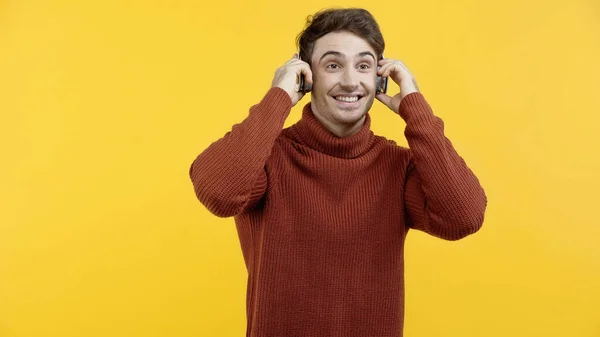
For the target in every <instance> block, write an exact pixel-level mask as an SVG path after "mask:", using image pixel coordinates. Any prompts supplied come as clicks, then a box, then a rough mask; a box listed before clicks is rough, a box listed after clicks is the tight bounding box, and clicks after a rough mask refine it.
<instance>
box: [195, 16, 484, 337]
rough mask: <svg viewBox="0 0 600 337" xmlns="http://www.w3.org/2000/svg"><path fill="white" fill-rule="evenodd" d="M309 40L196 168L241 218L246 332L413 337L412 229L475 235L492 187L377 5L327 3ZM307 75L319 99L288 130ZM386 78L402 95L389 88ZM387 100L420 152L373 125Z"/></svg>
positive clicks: (213, 199) (302, 40)
mask: <svg viewBox="0 0 600 337" xmlns="http://www.w3.org/2000/svg"><path fill="white" fill-rule="evenodd" d="M298 44H299V49H300V55H294V57H293V58H292V59H291V60H289V61H288V62H286V63H285V64H284V65H283V66H281V67H280V68H279V69H277V71H276V72H275V76H274V79H273V82H272V87H271V89H270V90H269V91H268V92H267V93H266V94H265V96H264V97H263V98H262V100H261V101H260V102H259V103H258V104H256V105H254V106H252V107H251V108H250V112H249V114H248V117H247V118H246V119H244V120H243V121H242V122H241V123H239V124H236V125H234V126H233V127H232V129H231V131H230V132H228V133H227V134H225V135H224V136H223V137H222V138H221V139H219V140H217V141H215V142H214V143H213V144H211V145H210V146H209V147H208V148H207V149H206V150H204V151H203V152H202V153H201V154H200V155H199V156H198V157H197V158H196V159H195V161H194V162H193V164H192V166H191V168H190V177H191V180H192V182H193V185H194V189H195V192H196V195H197V197H198V199H199V200H200V202H202V204H204V205H205V206H206V207H207V208H208V210H210V211H211V212H212V213H213V214H215V215H216V216H220V217H230V216H233V217H234V220H235V223H236V226H237V230H238V234H239V239H240V243H241V248H242V252H243V256H244V260H245V263H246V267H247V270H248V288H247V299H246V300H247V302H246V303H247V311H246V313H247V323H248V324H247V334H246V336H252V337H267V336H268V337H281V336H286V337H288V336H311V337H317V336H344V337H349V336H357V337H358V336H360V337H365V336H377V337H387V336H390V337H391V336H394V337H398V336H402V330H403V322H404V254H403V251H404V241H405V238H406V236H407V233H408V232H409V230H410V229H416V230H421V231H423V232H426V233H429V234H431V235H433V236H436V237H439V238H442V239H445V240H458V239H461V238H463V237H465V236H467V235H470V234H472V233H475V232H476V231H477V230H478V229H479V228H480V227H481V225H482V223H483V220H484V214H485V209H486V206H487V198H486V195H485V192H484V190H483V188H482V187H481V185H480V184H479V181H478V179H477V177H476V176H475V175H474V174H473V172H472V171H471V170H470V169H469V168H468V166H467V165H466V163H465V161H464V160H463V159H462V158H461V157H460V156H459V155H458V154H457V152H456V151H455V149H454V148H453V146H452V143H451V142H450V141H449V140H448V139H447V138H446V137H445V135H444V124H443V122H442V120H441V119H440V118H439V117H437V116H435V115H434V113H433V111H432V109H431V107H430V106H429V105H428V104H427V102H426V101H425V98H424V96H423V95H422V94H421V93H420V92H419V89H418V87H417V84H416V80H415V79H414V77H413V75H412V74H411V73H410V71H409V70H408V69H407V68H406V66H405V65H404V64H403V63H402V62H401V61H399V60H394V59H384V58H383V56H382V55H383V50H384V46H385V44H384V40H383V37H382V35H381V32H380V30H379V27H378V25H377V23H376V21H375V20H374V19H373V17H372V16H371V14H370V13H369V12H367V11H366V10H363V9H332V10H325V11H322V12H319V13H317V14H316V15H315V16H314V17H313V18H312V19H311V20H309V21H308V22H307V26H306V28H305V30H304V31H303V32H302V33H301V34H300V35H299V39H298ZM303 60H306V62H305V61H303ZM301 76H303V77H304V81H305V82H306V84H307V87H312V91H311V101H310V102H309V103H308V104H306V105H304V109H303V113H302V118H301V119H300V120H299V121H298V122H297V123H296V124H294V125H292V126H291V127H289V128H285V129H283V125H284V122H285V119H286V118H287V116H288V115H289V113H290V110H291V108H292V107H293V106H294V105H295V104H297V103H298V102H299V101H300V100H301V99H302V98H303V96H304V95H305V92H304V91H303V90H298V89H299V88H298V79H299V78H300V77H301ZM378 76H381V77H384V78H389V79H391V80H392V81H393V82H395V83H396V84H398V86H399V87H400V92H399V93H397V94H396V95H394V96H389V95H387V94H386V93H383V92H381V93H377V89H376V81H377V77H378ZM375 99H377V100H379V101H380V102H382V103H383V104H384V105H385V106H387V107H388V108H389V109H390V110H391V111H392V112H393V113H396V114H398V115H399V118H402V119H403V120H404V121H405V122H406V127H405V129H404V134H405V136H406V139H407V141H408V145H409V148H406V147H402V146H399V145H397V144H396V143H395V142H393V141H391V140H387V139H386V138H384V137H381V136H377V135H375V134H373V132H372V131H371V130H370V125H371V119H370V118H371V117H370V114H369V110H370V109H371V107H372V105H373V102H374V100H375ZM398 132H400V130H398Z"/></svg>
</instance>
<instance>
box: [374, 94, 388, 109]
mask: <svg viewBox="0 0 600 337" xmlns="http://www.w3.org/2000/svg"><path fill="white" fill-rule="evenodd" d="M375 98H377V100H378V101H380V102H381V103H383V104H384V105H385V106H387V107H388V108H390V109H391V107H392V97H391V96H389V95H388V94H384V93H379V94H377V95H375Z"/></svg>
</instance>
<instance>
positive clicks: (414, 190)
mask: <svg viewBox="0 0 600 337" xmlns="http://www.w3.org/2000/svg"><path fill="white" fill-rule="evenodd" d="M399 113H400V116H401V117H402V118H403V119H404V120H405V121H406V128H405V132H404V134H405V136H406V139H407V141H408V145H409V148H410V149H409V154H410V159H409V162H408V168H407V175H406V177H407V178H406V185H405V190H404V193H405V195H404V202H405V209H406V212H407V215H408V225H409V227H411V228H414V229H418V230H421V231H424V232H426V233H429V234H431V235H433V236H436V237H439V238H442V239H445V240H459V239H461V238H463V237H465V236H467V235H470V234H472V233H475V232H476V231H478V230H479V229H480V228H481V226H482V224H483V220H484V214H485V210H486V207H487V196H486V194H485V191H484V190H483V188H482V186H481V185H480V183H479V180H478V179H477V177H476V176H475V174H474V173H473V172H472V171H471V170H470V169H469V167H468V166H467V165H466V163H465V161H464V160H463V159H462V158H461V157H460V156H459V155H458V153H457V152H456V150H455V149H454V147H453V146H452V143H451V142H450V140H449V139H448V138H446V137H445V135H444V123H443V121H442V120H441V119H440V118H439V117H437V116H435V115H434V114H433V111H432V109H431V107H430V106H429V104H428V103H427V102H426V101H425V98H424V97H423V95H422V94H421V93H420V92H416V93H411V94H409V95H407V96H405V97H404V98H403V99H402V101H401V102H400V108H399Z"/></svg>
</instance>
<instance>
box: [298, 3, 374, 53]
mask: <svg viewBox="0 0 600 337" xmlns="http://www.w3.org/2000/svg"><path fill="white" fill-rule="evenodd" d="M335 31H348V32H351V33H353V34H356V35H358V36H360V37H361V38H363V39H365V40H366V41H367V42H368V43H369V45H371V47H372V48H373V50H375V53H376V54H377V55H376V57H377V58H381V56H382V54H383V50H384V49H385V42H384V40H383V35H382V34H381V31H380V30H379V25H378V24H377V21H375V18H374V17H373V15H371V13H369V11H367V10H366V9H362V8H343V9H339V8H330V9H324V10H321V11H319V12H317V13H316V14H314V15H309V16H308V17H307V18H306V26H305V27H304V30H303V31H302V32H300V34H298V37H297V38H296V46H297V47H298V50H299V54H300V58H301V59H302V60H304V61H305V62H308V63H309V64H310V60H311V57H312V53H313V50H314V47H315V42H316V41H317V40H318V39H319V38H320V37H322V36H323V35H326V34H329V33H331V32H335Z"/></svg>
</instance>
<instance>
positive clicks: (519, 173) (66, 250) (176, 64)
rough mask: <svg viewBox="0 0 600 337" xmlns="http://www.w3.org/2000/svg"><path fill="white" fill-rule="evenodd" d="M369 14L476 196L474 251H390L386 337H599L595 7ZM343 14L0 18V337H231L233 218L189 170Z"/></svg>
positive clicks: (139, 4) (304, 8)
mask: <svg viewBox="0 0 600 337" xmlns="http://www.w3.org/2000/svg"><path fill="white" fill-rule="evenodd" d="M372 3H373V5H371V6H368V7H367V8H368V9H369V10H370V11H371V12H372V13H373V14H374V15H375V17H376V18H377V20H378V22H379V23H380V25H381V28H382V31H383V34H384V36H385V38H386V43H387V49H386V52H385V55H386V57H389V58H398V59H401V60H403V61H404V62H405V63H406V64H407V66H408V67H409V69H410V70H411V71H412V72H413V74H414V75H415V77H416V78H417V80H418V82H419V86H420V89H421V91H422V92H423V94H424V95H425V97H426V99H427V100H428V102H429V103H430V105H431V106H432V107H433V109H434V111H435V113H436V114H437V115H438V116H440V117H442V118H443V120H444V121H445V123H446V134H447V136H448V137H449V138H450V139H451V140H452V142H453V143H454V145H455V147H456V149H457V150H458V151H459V153H460V154H461V155H462V156H463V157H464V158H465V159H466V161H467V163H468V164H469V166H470V167H471V168H472V169H473V170H474V171H475V173H476V174H477V176H478V177H479V178H480V180H481V182H482V184H483V186H484V188H485V190H486V192H487V194H488V198H489V206H488V210H487V213H486V220H485V223H484V226H483V228H482V230H481V231H480V232H479V233H477V234H476V235H474V236H471V237H469V238H466V239H464V240H462V241H458V242H446V241H442V240H439V239H436V238H433V237H430V236H427V235H425V234H422V233H419V232H414V231H413V232H411V233H410V234H409V237H408V240H407V246H406V277H407V279H406V282H407V283H406V289H407V297H406V301H407V304H406V310H407V312H406V329H405V332H406V336H448V337H450V336H460V337H467V336H527V337H530V336H544V337H546V336H574V337H582V336H586V337H598V336H600V309H599V307H600V220H599V214H598V211H599V209H600V207H599V205H598V202H599V201H600V197H599V193H600V178H599V174H598V173H599V172H600V155H599V153H600V150H599V147H600V136H599V133H600V117H599V114H600V100H599V96H600V93H599V92H598V91H599V89H600V66H599V65H598V64H599V63H600V3H598V2H597V1H596V0H588V1H581V0H580V1H571V2H570V4H567V2H564V1H541V0H537V1H516V0H509V1H490V2H483V1H476V0H464V1H393V2H392V1H389V2H385V1H374V2H372ZM363 4H365V2H364V1H347V2H343V3H342V2H325V1H302V2H280V1H274V0H273V1H256V2H254V3H253V4H250V3H249V2H248V3H242V2H240V3H236V2H233V1H214V2H213V1H211V2H208V1H195V2H194V1H182V0H178V1H175V0H162V1H147V0H146V1H116V0H111V1H102V2H100V1H97V2H87V1H53V2H42V1H9V0H4V1H0V113H1V122H0V125H1V126H0V144H1V149H2V151H1V155H2V161H1V165H0V336H2V337H24V336H36V337H38V336H57V337H58V336H60V337H75V336H243V335H244V333H245V327H246V322H245V294H246V293H245V287H246V270H245V267H244V264H243V259H242V254H241V250H240V247H239V242H238V239H237V233H236V230H235V226H234V223H233V219H220V218H217V217H215V216H212V215H211V214H210V213H209V212H208V211H207V210H206V209H205V208H204V207H203V206H202V205H201V204H200V203H199V202H198V201H197V200H196V199H195V195H194V192H193V188H192V185H191V182H190V181H189V178H188V168H189V165H190V164H191V162H192V160H193V159H194V158H195V157H196V155H197V154H198V153H200V152H201V151H202V150H203V149H204V148H206V147H207V146H208V145H209V144H210V143H211V142H212V141H214V140H216V139H218V138H219V137H221V136H222V135H223V134H224V133H225V132H227V131H228V130H229V129H230V128H231V126H232V125H233V124H234V123H237V122H239V121H241V120H243V118H245V116H246V115H247V113H248V108H249V107H250V106H251V105H253V104H255V103H257V102H258V101H259V100H260V99H261V98H262V96H263V95H264V93H266V91H267V90H268V88H269V87H270V85H271V80H272V76H273V73H274V71H275V69H276V68H277V67H279V66H280V65H281V64H283V63H284V62H285V61H287V60H288V59H289V58H290V57H291V56H292V55H293V53H294V52H295V45H294V39H295V37H296V34H297V33H298V32H299V31H300V30H301V28H302V27H303V24H304V19H305V17H306V16H307V15H308V14H311V13H314V12H315V11H316V10H318V9H321V8H323V7H329V6H332V5H335V6H338V5H344V6H352V5H363ZM393 90H397V86H395V85H393V86H392V91H393ZM307 101H308V97H307V98H305V99H304V100H303V101H301V103H300V104H299V105H297V106H296V107H294V109H293V111H292V114H291V115H290V117H289V118H288V120H287V122H286V126H289V125H291V124H292V123H293V122H295V121H297V120H298V118H299V117H300V109H301V106H302V105H304V104H305V103H306V102H307ZM371 114H372V118H373V130H374V131H375V132H376V133H378V134H380V135H383V136H386V137H388V138H391V139H394V140H397V141H398V142H399V143H401V144H406V141H405V138H404V134H403V131H404V125H405V124H404V122H403V121H402V120H401V119H400V118H399V117H398V116H396V115H394V114H393V113H391V112H390V111H388V110H386V108H384V107H383V106H382V105H381V104H380V103H378V102H376V103H375V105H374V107H373V109H372V111H371Z"/></svg>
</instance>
